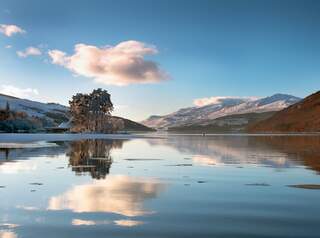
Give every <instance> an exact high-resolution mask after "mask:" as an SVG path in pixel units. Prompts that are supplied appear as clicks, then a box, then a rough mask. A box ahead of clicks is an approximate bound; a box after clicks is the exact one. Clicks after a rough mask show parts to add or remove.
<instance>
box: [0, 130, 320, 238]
mask: <svg viewBox="0 0 320 238" xmlns="http://www.w3.org/2000/svg"><path fill="white" fill-rule="evenodd" d="M319 172H320V137H319V136H240V135H238V136H236V135H233V136H232V135H215V136H210V135H208V136H197V135H166V136H160V137H158V138H157V137H155V138H137V139H116V140H111V139H108V140H101V139H100V140H80V141H56V142H55V141H50V142H41V143H36V142H30V143H19V144H14V143H2V144H1V148H0V199H1V203H0V238H16V237H19V238H20V237H22V238H23V237H28V238H29V237H30V238H38V237H39V238H40V237H41V238H42V237H46V238H51V237H68V238H73V237H77V238H82V237H97V238H100V237H139V238H143V237H146V238H147V237H148V238H150V237H153V238H157V237H159V238H160V237H166V238H170V237H183V238H187V237H230V238H231V237H244V238H250V237H288V238H289V237H290V238H292V237H319V234H320V225H319V224H320V176H319Z"/></svg>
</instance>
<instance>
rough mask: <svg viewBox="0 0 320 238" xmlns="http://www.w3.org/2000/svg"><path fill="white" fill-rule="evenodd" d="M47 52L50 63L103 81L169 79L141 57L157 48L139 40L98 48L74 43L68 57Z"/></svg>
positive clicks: (150, 81)
mask: <svg viewBox="0 0 320 238" xmlns="http://www.w3.org/2000/svg"><path fill="white" fill-rule="evenodd" d="M48 53H49V56H50V57H51V59H52V63H53V64H57V65H61V66H63V67H65V68H67V69H69V70H70V71H72V72H73V73H75V74H78V75H81V76H85V77H88V78H93V79H94V80H95V81H96V82H99V83H103V84H111V85H119V86H122V85H129V84H142V83H156V82H160V81H164V80H167V79H168V78H169V77H168V75H167V73H165V72H164V71H163V70H161V69H160V67H159V66H158V64H157V63H156V62H154V61H151V60H146V59H145V56H146V55H155V54H157V53H158V50H157V48H156V47H155V46H152V45H147V44H145V43H143V42H139V41H124V42H121V43H119V44H117V45H115V46H105V47H102V48H99V47H97V46H93V45H86V44H77V45H75V53H74V54H73V55H70V56H68V55H67V54H66V53H65V52H63V51H60V50H50V51H49V52H48Z"/></svg>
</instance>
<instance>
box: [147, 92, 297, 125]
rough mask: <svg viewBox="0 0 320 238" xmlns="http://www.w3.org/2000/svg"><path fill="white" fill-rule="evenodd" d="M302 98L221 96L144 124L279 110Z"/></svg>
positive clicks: (190, 121) (183, 122) (199, 120)
mask: <svg viewBox="0 0 320 238" xmlns="http://www.w3.org/2000/svg"><path fill="white" fill-rule="evenodd" d="M300 100H301V99H300V98H298V97H295V96H291V95H287V94H275V95H273V96H270V97H265V98H260V99H256V98H252V97H248V98H236V97H235V98H230V97H228V98H223V97H221V98H219V99H218V100H216V102H215V103H213V104H210V105H206V106H202V107H189V108H183V109H180V110H178V111H177V112H173V113H171V114H168V115H165V116H151V117H149V118H148V119H146V120H144V121H143V122H142V124H144V125H146V126H149V127H153V128H168V127H176V126H182V125H188V124H195V123H197V124H203V123H207V122H208V121H210V120H214V119H216V118H219V117H223V116H227V115H233V114H243V113H250V112H256V113H259V112H269V111H279V110H282V109H284V108H286V107H288V106H290V105H292V104H294V103H296V102H298V101H300Z"/></svg>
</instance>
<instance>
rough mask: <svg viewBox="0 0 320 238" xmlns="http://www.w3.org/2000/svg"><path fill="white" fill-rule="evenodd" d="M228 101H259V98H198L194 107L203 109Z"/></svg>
mask: <svg viewBox="0 0 320 238" xmlns="http://www.w3.org/2000/svg"><path fill="white" fill-rule="evenodd" d="M226 99H242V100H248V101H250V100H255V99H257V97H235V96H225V97H220V96H217V97H207V98H197V99H195V100H193V103H194V105H196V106H198V107H203V106H206V105H211V104H219V103H221V102H222V101H223V100H226Z"/></svg>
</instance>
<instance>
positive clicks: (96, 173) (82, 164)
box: [67, 140, 123, 179]
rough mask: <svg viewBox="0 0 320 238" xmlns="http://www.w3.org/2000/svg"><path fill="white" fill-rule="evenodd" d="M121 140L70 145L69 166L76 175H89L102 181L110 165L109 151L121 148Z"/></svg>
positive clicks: (82, 141)
mask: <svg viewBox="0 0 320 238" xmlns="http://www.w3.org/2000/svg"><path fill="white" fill-rule="evenodd" d="M122 144H123V140H81V141H73V142H71V143H70V149H69V152H68V153H67V155H68V156H69V166H71V168H72V171H74V172H75V173H76V174H77V175H82V174H84V173H90V175H91V177H92V178H94V179H104V178H105V177H106V175H107V174H108V173H109V171H110V167H111V164H112V157H111V153H110V152H111V150H112V149H113V148H122Z"/></svg>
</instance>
